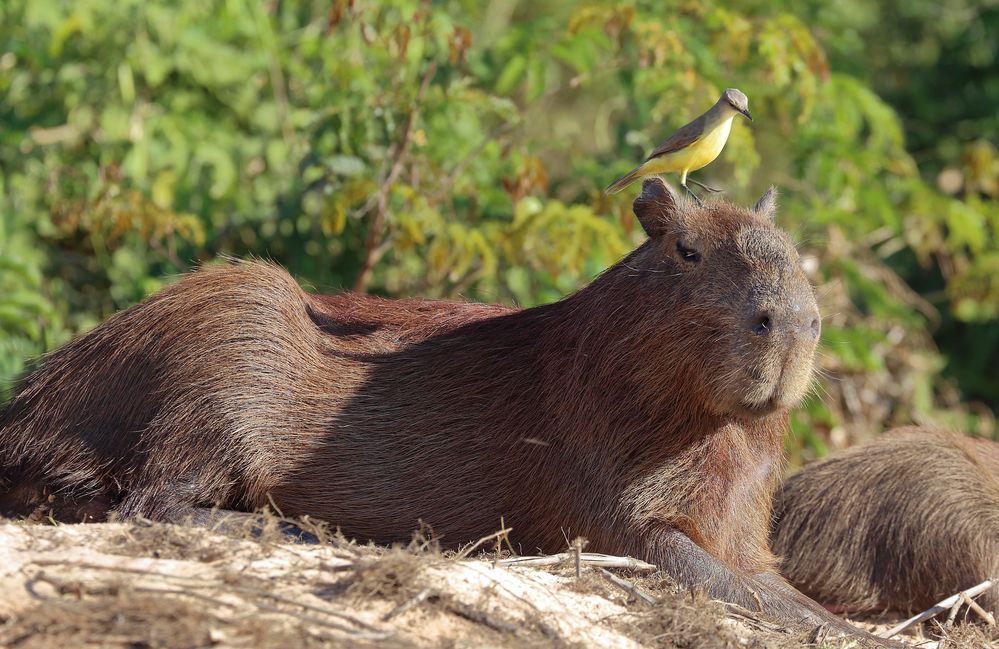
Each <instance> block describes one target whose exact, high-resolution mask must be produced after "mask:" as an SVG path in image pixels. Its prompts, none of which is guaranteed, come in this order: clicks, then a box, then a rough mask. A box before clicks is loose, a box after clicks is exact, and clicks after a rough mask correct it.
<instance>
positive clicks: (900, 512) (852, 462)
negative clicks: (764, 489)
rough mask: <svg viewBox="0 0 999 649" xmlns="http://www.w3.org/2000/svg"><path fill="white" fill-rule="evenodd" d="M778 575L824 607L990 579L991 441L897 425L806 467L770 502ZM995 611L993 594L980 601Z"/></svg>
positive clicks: (998, 475) (994, 545) (872, 602)
mask: <svg viewBox="0 0 999 649" xmlns="http://www.w3.org/2000/svg"><path fill="white" fill-rule="evenodd" d="M775 515H776V516H775V522H774V525H773V537H772V546H773V549H774V551H775V552H776V553H777V554H779V555H783V557H784V560H783V564H782V570H781V572H782V574H784V576H785V577H787V578H788V579H789V580H790V581H791V583H792V584H794V585H795V586H796V587H798V588H799V589H801V591H802V592H804V593H807V594H808V595H810V596H812V597H814V598H815V599H817V600H818V601H820V602H822V603H823V604H827V605H830V606H835V607H837V608H845V609H849V610H854V611H869V610H883V609H890V610H896V611H903V612H914V611H917V610H919V611H921V610H925V609H926V608H928V607H930V606H931V605H933V604H934V603H936V602H938V601H940V600H942V599H944V598H945V597H948V596H950V595H953V594H954V593H956V592H958V591H961V590H964V589H966V588H970V587H971V586H974V585H976V584H979V583H981V582H983V581H985V580H986V579H990V578H996V577H999V444H996V443H995V442H991V441H987V440H980V439H972V438H969V437H965V436H962V435H959V434H956V433H949V432H945V431H941V430H931V429H920V428H904V429H899V430H896V431H892V432H889V433H886V434H884V435H882V436H881V437H879V438H878V439H876V440H875V441H873V442H871V443H868V444H863V445H860V446H856V447H853V448H851V449H848V450H847V451H845V452H843V453H840V454H838V455H836V456H834V457H831V458H829V459H826V460H823V461H820V462H816V463H814V464H811V465H809V466H808V467H806V468H805V469H804V470H803V471H801V472H800V473H798V474H797V475H795V476H792V477H791V478H790V479H789V480H788V481H787V483H786V484H785V485H784V487H783V489H782V490H781V491H780V492H779V494H778V495H777V497H776V499H775ZM981 601H982V603H983V604H984V605H985V606H986V607H987V608H989V609H990V610H992V611H996V612H999V611H997V603H999V601H997V597H996V591H995V589H993V590H992V591H990V592H989V593H987V594H986V596H985V597H984V598H983V599H982V600H981Z"/></svg>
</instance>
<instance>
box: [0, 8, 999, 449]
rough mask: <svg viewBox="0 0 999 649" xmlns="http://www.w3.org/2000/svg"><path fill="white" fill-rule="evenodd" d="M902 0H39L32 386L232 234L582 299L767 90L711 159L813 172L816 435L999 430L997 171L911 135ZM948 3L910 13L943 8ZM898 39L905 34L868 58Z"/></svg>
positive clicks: (7, 156) (458, 280)
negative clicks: (647, 169) (935, 150)
mask: <svg viewBox="0 0 999 649" xmlns="http://www.w3.org/2000/svg"><path fill="white" fill-rule="evenodd" d="M948 1H949V2H952V3H958V4H959V3H960V0H948ZM782 4H786V6H782ZM879 11H880V10H867V9H864V6H862V3H857V5H856V6H853V5H847V4H845V5H843V7H842V8H841V9H836V8H832V6H831V5H828V3H821V6H820V5H819V3H804V4H800V5H799V3H777V5H772V4H766V5H764V4H763V3H758V2H752V1H750V0H745V1H740V2H721V1H720V0H699V1H697V2H690V1H676V2H669V3H662V2H651V0H642V1H638V2H626V1H619V0H601V1H595V2H591V3H588V4H585V5H577V3H573V2H569V1H568V0H562V1H557V2H548V3H543V5H542V4H539V3H533V4H532V3H527V2H523V1H522V0H491V1H490V2H486V3H477V2H468V1H467V0H464V1H459V0H453V1H451V2H446V3H434V4H430V3H426V2H421V1H419V0H393V1H391V2H375V1H373V0H368V1H365V0H356V1H352V0H333V1H332V2H329V1H323V2H319V1H318V0H312V1H310V0H288V1H283V2H269V3H262V2H250V1H242V0H229V1H225V2H223V1H221V0H219V1H211V2H195V1H193V0H185V1H182V2H177V1H175V0H146V1H139V0H117V1H116V2H112V1H111V0H77V1H76V2H73V3H66V2H62V1H60V0H7V2H5V3H3V4H2V5H0V145H2V146H0V183H2V187H3V190H4V191H3V202H2V203H0V214H2V215H3V221H2V225H3V229H2V230H0V291H2V293H0V348H2V349H3V351H4V354H3V356H2V357H0V382H2V383H0V384H2V385H9V383H10V381H11V380H12V379H13V378H14V377H15V376H16V375H17V374H18V373H19V372H21V371H22V369H23V366H24V363H25V362H26V361H27V359H30V358H33V357H35V356H36V355H37V354H39V353H41V352H43V351H45V350H47V349H51V348H52V347H53V346H55V345H57V344H59V343H61V342H63V341H64V340H66V339H67V337H68V336H70V335H72V334H74V333H77V332H80V331H83V330H85V329H87V328H89V327H92V326H93V325H94V324H95V323H96V322H99V321H100V319H102V318H104V317H106V316H107V315H108V314H110V313H112V312H113V311H114V310H116V309H119V308H122V307H124V306H127V305H129V304H133V303H134V302H136V301H137V300H139V299H141V298H142V297H143V296H145V295H147V294H149V293H150V292H152V291H154V290H156V289H157V288H158V287H159V286H161V285H162V284H163V283H165V282H168V281H171V278H172V277H174V276H175V275H176V274H177V273H179V272H182V271H185V270H188V269H189V268H191V267H192V266H194V265H195V264H197V263H201V262H204V261H208V260H211V259H212V258H214V257H216V256H217V255H219V254H231V255H236V256H249V255H255V256H261V257H269V258H273V259H275V260H277V261H279V262H280V263H282V264H284V265H286V266H288V267H289V268H290V270H291V271H292V272H293V273H294V274H295V275H296V276H298V277H300V278H302V279H303V281H305V282H307V283H308V284H309V285H311V286H313V287H316V288H318V289H321V290H335V289H339V288H349V287H353V286H358V287H360V288H364V289H367V290H372V291H376V292H379V293H384V294H391V295H403V294H421V295H428V296H431V297H437V296H441V297H443V296H456V295H462V296H466V297H469V298H472V299H483V300H495V301H504V302H511V303H517V304H522V305H531V304H536V303H539V302H546V301H550V300H554V299H557V298H558V297H560V296H562V295H564V294H565V293H567V292H569V291H571V290H573V289H574V288H575V287H577V286H579V285H580V284H582V283H584V282H585V281H587V280H588V279H589V278H591V277H592V276H594V275H595V274H596V273H598V272H599V271H600V270H601V269H603V268H604V267H606V266H607V265H609V264H610V263H612V262H613V261H614V260H616V259H617V258H619V257H620V256H621V255H622V254H623V253H624V252H626V251H627V250H628V249H630V248H631V247H632V246H633V245H635V243H636V242H638V241H639V240H640V239H641V232H640V230H637V229H636V228H635V227H634V222H633V216H632V215H631V211H630V201H631V198H632V196H633V194H630V193H627V192H626V193H624V194H621V195H617V196H614V197H607V196H604V195H603V194H602V193H601V188H602V187H603V186H605V185H606V184H607V183H608V182H609V181H610V180H612V179H613V178H615V177H617V176H618V175H620V174H622V173H624V172H625V171H627V170H628V169H630V168H631V167H632V166H633V164H634V163H635V162H636V161H637V160H639V159H641V157H642V156H644V155H645V154H647V152H648V151H649V150H651V149H652V148H653V147H654V146H655V145H656V144H657V143H658V142H659V141H660V140H661V139H662V138H663V137H664V136H665V135H667V134H668V133H670V132H671V131H672V130H673V129H674V128H676V127H678V126H680V125H681V124H683V123H684V122H685V121H687V120H688V119H690V118H691V117H692V116H694V115H697V114H699V113H700V112H701V111H703V110H704V109H705V108H706V107H707V106H708V105H710V104H711V103H712V102H713V101H714V99H715V98H716V97H717V95H718V94H719V93H720V91H721V89H723V88H725V87H726V86H731V85H737V86H738V87H739V88H741V89H742V90H744V91H745V92H746V93H747V94H748V95H749V97H750V101H751V104H752V110H753V113H754V115H756V116H758V117H757V121H756V122H754V123H753V124H752V125H750V126H747V125H746V124H744V123H739V124H737V125H736V126H735V128H734V129H733V132H732V136H731V138H730V141H729V144H728V146H727V147H726V150H725V152H724V154H723V155H722V158H721V159H720V160H719V161H717V162H716V163H714V164H713V165H712V166H710V167H709V168H708V169H706V170H704V171H703V172H700V173H699V174H698V177H700V178H702V179H703V180H705V181H707V182H711V183H712V184H720V185H723V186H724V187H726V189H727V190H728V195H729V197H730V198H732V199H733V200H738V201H743V202H748V201H752V200H754V199H755V198H756V197H757V196H758V195H759V194H760V193H761V192H762V191H763V190H764V188H765V187H766V186H767V185H769V184H771V183H776V184H777V185H779V186H781V187H782V190H783V199H782V214H781V216H780V221H781V224H782V225H783V226H785V227H787V228H788V229H789V230H791V231H792V232H793V233H795V235H796V236H797V237H798V238H799V240H801V241H802V242H803V244H802V248H803V250H804V251H805V252H806V254H807V257H808V258H809V259H810V260H811V272H812V274H813V279H814V280H815V282H816V283H817V284H819V286H820V288H819V292H820V295H821V296H822V302H823V308H824V311H825V312H826V313H827V314H830V315H829V316H828V318H827V321H826V326H825V332H826V333H825V335H824V346H823V362H822V364H823V368H824V369H825V370H826V373H827V379H826V380H824V381H823V387H822V393H821V394H820V395H818V396H817V397H815V398H813V399H811V400H810V401H809V402H808V403H807V404H806V405H805V407H803V408H802V409H801V410H800V411H799V412H798V413H796V415H795V417H794V427H795V429H796V430H798V431H800V432H801V433H802V436H803V437H802V438H803V439H804V440H805V441H804V443H803V444H804V450H802V446H801V445H800V444H799V445H798V446H794V449H796V450H795V451H794V452H795V453H799V452H804V453H806V454H807V453H821V452H824V449H825V448H826V447H827V446H830V445H832V446H837V445H842V444H844V443H846V442H848V441H849V440H850V439H852V438H853V437H855V436H858V435H865V434H870V433H872V432H875V431H877V430H878V429H879V428H880V427H881V426H883V425H889V424H894V423H908V422H910V421H913V420H915V421H927V420H931V419H935V420H941V421H949V422H956V423H960V424H961V425H964V426H976V427H978V428H980V429H982V430H984V429H985V427H987V425H988V422H989V419H988V418H987V417H982V416H976V417H972V416H970V415H969V414H968V413H969V412H970V411H969V409H968V408H967V407H966V406H965V405H964V402H963V399H962V396H961V394H960V393H959V392H958V391H956V389H955V385H954V383H952V382H949V381H947V380H941V377H940V374H941V371H942V369H943V368H945V367H949V368H954V367H955V366H961V367H967V368H969V369H968V371H967V372H963V373H962V372H959V371H954V370H952V371H951V374H952V375H953V376H955V377H956V378H957V379H958V380H959V381H960V385H961V386H962V387H966V389H968V390H969V393H970V394H972V395H973V396H975V397H977V398H981V399H985V400H987V401H988V402H989V403H990V404H992V405H995V404H996V403H999V385H997V384H996V381H995V380H993V379H991V378H990V377H988V376H987V375H988V374H989V372H988V369H987V368H988V367H991V366H990V365H989V362H990V359H992V360H994V358H995V356H996V355H997V354H999V351H997V350H999V334H995V333H994V332H996V331H999V327H997V326H996V324H995V322H994V320H995V317H996V314H997V313H999V285H997V281H996V279H995V277H997V274H996V272H995V270H996V269H997V268H999V261H997V259H999V256H997V253H996V252H995V245H994V244H995V240H996V236H997V232H996V228H997V227H999V212H997V209H996V203H995V201H994V200H993V196H994V194H993V193H989V191H986V190H987V188H988V187H991V185H989V184H988V182H989V181H988V179H987V175H982V174H979V176H980V179H979V180H976V181H975V182H977V183H978V185H975V186H976V187H981V188H985V189H983V191H978V192H964V193H961V194H959V195H947V194H945V193H943V192H941V191H939V190H938V189H937V188H936V187H935V186H934V185H933V181H934V178H935V175H934V174H936V173H937V171H938V167H939V169H943V168H944V167H946V166H947V165H951V164H955V163H954V162H953V160H948V161H944V162H942V163H941V164H939V165H937V166H933V165H930V166H929V167H926V168H924V167H923V165H922V162H921V158H919V157H918V156H915V155H914V154H913V153H911V152H910V150H909V149H907V148H906V143H907V138H911V137H913V136H912V132H913V131H914V130H918V129H920V128H923V126H924V125H925V124H924V121H920V120H923V119H924V118H923V113H906V112H904V110H903V112H902V113H901V114H902V115H910V114H911V115H916V116H917V118H918V119H917V121H916V123H915V124H912V125H910V124H909V123H908V122H906V121H903V119H902V118H901V117H900V112H899V110H900V107H899V105H898V103H897V102H896V103H895V104H889V103H887V102H886V101H885V100H884V99H883V98H882V97H883V93H886V94H887V96H892V94H891V92H887V91H885V90H884V88H883V87H882V85H881V84H882V83H883V80H884V79H887V78H890V74H891V72H892V71H893V70H897V69H899V66H900V65H903V63H904V61H903V62H900V59H899V57H898V56H897V54H896V51H895V50H894V49H892V48H893V47H895V45H897V43H901V42H910V41H911V40H912V38H913V35H912V33H910V32H909V31H907V28H905V26H904V25H902V26H896V25H892V26H891V28H890V36H891V37H890V38H888V39H885V38H881V39H880V40H879V39H877V38H873V35H876V30H878V29H880V26H879V25H880V23H879V22H877V21H876V20H875V18H878V17H879V16H880V13H879ZM932 11H933V9H932V7H931V6H930V5H929V4H928V3H923V4H920V5H919V7H917V8H916V9H913V10H912V11H910V12H909V13H907V14H906V15H907V16H908V19H909V20H910V22H911V23H912V24H915V25H924V23H920V22H919V20H924V21H926V22H925V25H924V26H928V25H929V21H930V20H932V18H933V16H932ZM920 12H922V13H920ZM983 20H984V18H983ZM989 20H991V18H990V19H989ZM906 24H909V23H906ZM989 24H991V22H990V23H989ZM927 29H928V30H929V31H930V34H929V35H928V36H927V35H925V34H921V35H920V37H919V38H920V39H922V40H920V42H923V40H926V41H928V42H933V41H934V39H936V40H938V41H944V40H946V41H947V42H948V43H950V45H948V46H946V47H943V49H942V50H941V51H951V52H953V53H954V56H955V57H956V59H960V60H957V61H956V62H955V63H954V65H957V66H961V65H966V66H971V67H973V68H974V69H975V70H977V69H979V68H980V67H981V66H982V65H987V64H988V61H987V60H986V59H983V58H982V57H981V56H979V55H975V56H973V57H971V59H969V60H965V59H964V58H962V57H963V56H964V55H963V53H962V52H960V51H959V48H958V47H957V44H960V43H962V42H964V41H962V40H961V38H965V36H961V35H960V34H963V33H964V32H962V31H961V29H960V28H959V27H957V26H954V25H951V27H950V28H948V29H950V31H946V30H944V29H943V28H942V27H940V28H939V30H938V31H936V32H934V31H933V29H936V27H927ZM969 29H971V28H969ZM865 30H866V31H865ZM965 31H968V30H965ZM955 33H957V34H958V36H953V34H955ZM969 33H970V32H969ZM934 34H935V35H934ZM872 38H873V40H875V41H878V42H877V43H875V45H873V46H872V50H873V51H876V53H877V54H878V56H877V57H875V58H874V59H872V60H870V61H860V59H861V58H864V57H865V52H866V50H865V49H864V48H865V47H866V46H867V44H868V43H869V42H870V41H871V40H872ZM967 38H971V36H967ZM892 39H895V40H892ZM947 39H950V40H947ZM896 41H897V42H896ZM948 47H949V48H950V49H948ZM959 54H960V56H959ZM986 58H987V57H986ZM921 61H922V59H921ZM962 61H963V63H962ZM921 64H925V65H924V68H925V67H929V64H928V63H925V62H924V63H921ZM912 65H913V67H916V63H915V62H912ZM975 66H978V67H975ZM970 74H971V73H969V75H970ZM889 90H890V89H889ZM934 92H935V91H934V90H933V88H932V87H929V86H927V87H926V88H925V94H924V96H921V97H920V98H919V99H920V102H921V103H919V104H918V105H919V106H931V107H932V105H933V104H934V101H933V97H934ZM990 92H991V91H990ZM989 96H991V95H989ZM904 101H907V102H909V103H911V104H912V105H916V103H915V100H914V99H905V100H904ZM902 108H903V109H904V107H902ZM956 114H959V111H958V113H955V112H954V111H951V112H949V113H948V112H941V115H947V116H953V115H956ZM989 114H990V115H993V116H994V112H992V113H989ZM950 118H951V117H946V118H941V119H937V120H936V121H934V122H933V124H934V128H939V127H940V124H941V123H944V124H946V122H945V121H941V120H942V119H950ZM954 119H956V118H954ZM982 119H985V118H984V117H983V118H982ZM988 133H994V131H988V132H986V131H983V132H982V134H981V137H978V136H976V137H975V138H973V139H967V138H966V137H965V134H963V131H962V132H958V133H957V135H956V137H957V138H958V140H960V141H961V145H960V146H958V149H959V150H960V148H961V146H963V145H964V144H965V143H967V144H968V146H973V147H976V148H972V149H969V150H970V151H972V152H973V153H974V155H973V156H972V158H969V159H971V160H972V162H973V164H972V166H971V167H968V168H969V169H970V168H972V167H973V168H974V169H985V168H990V169H991V168H992V167H989V165H992V166H993V167H996V168H997V170H999V163H996V162H995V160H997V158H996V157H995V150H994V148H990V147H991V145H990V144H988V142H987V141H986V140H982V138H988V137H990V136H989V135H988ZM947 150H949V149H947ZM959 155H960V154H959ZM975 156H977V157H975ZM989 156H992V157H991V158H990V157H989ZM917 161H920V163H919V164H917ZM990 161H991V162H990ZM975 165H977V166H975ZM921 171H923V172H924V173H925V174H929V175H926V176H924V175H921V173H920V172H921ZM962 173H963V172H962ZM997 173H999V171H997ZM979 176H975V178H979ZM964 178H965V177H964V176H962V179H963V180H962V181H961V182H962V187H964V186H970V185H968V182H969V181H967V180H966V179H964ZM982 179H984V180H982ZM953 322H961V323H974V326H976V327H980V328H981V329H982V331H983V332H987V335H985V334H983V335H982V339H983V340H984V341H985V343H986V344H987V347H986V348H985V351H984V352H983V354H981V355H978V356H976V358H975V359H974V361H973V362H970V363H968V364H967V365H962V364H963V363H964V360H965V359H964V358H963V357H959V353H965V351H966V350H964V349H963V348H962V347H961V345H967V340H966V337H963V336H954V335H953V332H952V331H951V330H949V329H948V330H944V329H941V330H940V331H942V332H943V333H944V334H945V335H944V336H943V337H940V338H938V340H939V342H940V344H941V345H942V346H943V347H942V349H938V347H937V344H936V342H935V341H934V340H933V338H931V336H930V335H929V334H928V333H927V331H928V330H929V328H931V327H933V326H938V325H941V323H942V326H943V327H948V326H950V323H953ZM948 361H949V362H950V364H949V365H948ZM0 396H2V395H0ZM978 412H984V411H981V410H979V411H978ZM844 431H845V432H844Z"/></svg>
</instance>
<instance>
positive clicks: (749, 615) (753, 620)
mask: <svg viewBox="0 0 999 649" xmlns="http://www.w3.org/2000/svg"><path fill="white" fill-rule="evenodd" d="M711 601H713V602H717V603H718V604H721V605H722V607H724V608H725V612H726V613H727V614H728V615H729V617H732V618H736V619H739V620H741V621H742V622H744V623H746V624H748V625H749V626H752V627H755V628H757V629H763V630H766V631H773V632H775V633H790V632H791V630H790V629H788V628H787V627H786V626H781V625H780V624H774V623H773V622H768V621H767V620H763V619H761V618H760V617H759V616H757V615H756V614H755V613H753V612H752V611H750V610H749V609H748V608H745V607H743V606H739V605H738V604H732V603H731V602H723V601H721V600H717V599H715V600H711Z"/></svg>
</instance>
